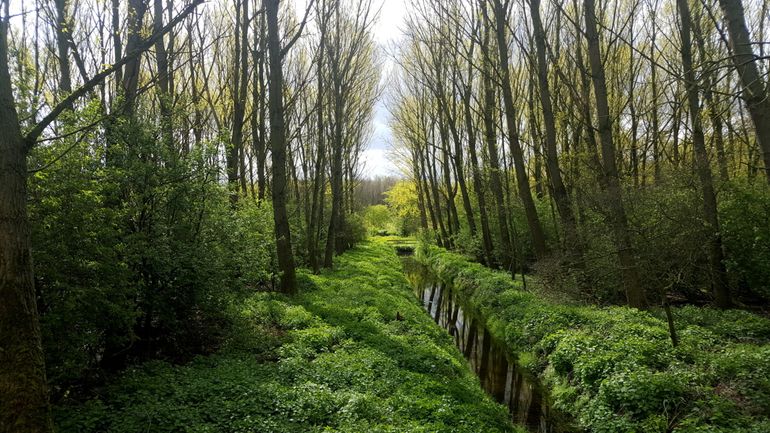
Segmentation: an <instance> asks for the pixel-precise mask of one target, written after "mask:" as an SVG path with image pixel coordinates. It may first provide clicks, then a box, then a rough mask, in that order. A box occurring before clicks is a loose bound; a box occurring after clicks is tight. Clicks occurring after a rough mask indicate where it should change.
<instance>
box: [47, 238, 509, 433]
mask: <svg viewBox="0 0 770 433" xmlns="http://www.w3.org/2000/svg"><path fill="white" fill-rule="evenodd" d="M299 280H300V291H299V295H297V296H294V297H286V296H283V295H279V294H275V293H255V294H253V295H252V296H250V297H248V298H247V299H246V300H245V301H244V302H242V303H240V304H239V305H237V306H236V308H234V311H235V312H236V313H235V315H236V317H235V318H234V321H235V326H234V327H233V330H232V332H231V335H230V336H229V338H228V339H227V342H226V344H225V345H224V347H223V348H222V349H221V350H220V351H219V352H218V353H217V354H214V355H211V356H205V357H204V356H201V357H198V358H196V359H195V360H193V361H192V362H190V363H188V364H185V365H172V364H169V363H166V362H161V361H153V362H148V363H145V364H142V365H139V366H136V367H132V368H130V369H128V370H127V371H125V372H123V373H122V374H120V375H119V376H118V377H116V378H114V379H113V380H111V381H110V382H109V383H108V384H107V385H106V386H105V387H103V388H102V389H100V390H99V391H98V392H97V393H96V396H95V397H93V398H92V399H91V400H88V401H86V402H84V403H79V404H77V405H68V406H58V407H56V408H55V410H54V412H55V413H54V414H55V418H56V422H57V425H58V426H59V430H60V431H61V432H138V431H147V432H172V431H173V432H260V433H269V432H351V433H352V432H356V433H360V432H511V431H516V428H515V427H513V426H512V425H511V423H510V421H509V416H508V412H507V410H506V408H505V407H504V406H501V405H498V404H496V403H494V402H493V401H492V400H491V399H490V398H489V397H488V396H487V395H486V394H485V393H484V392H483V391H482V389H481V388H480V386H479V382H478V379H477V378H476V377H475V376H474V375H473V373H472V372H471V371H470V370H469V368H468V366H467V363H466V361H465V360H464V359H463V357H462V355H461V354H460V352H459V351H458V350H457V349H456V348H455V346H454V344H453V342H452V340H451V338H450V337H449V335H447V334H446V333H445V331H444V330H442V329H441V328H439V327H438V326H437V325H436V324H435V323H434V322H433V321H432V320H431V318H430V317H429V316H428V315H427V314H426V313H425V312H424V311H423V309H422V308H421V306H420V304H419V302H418V300H417V298H416V297H415V295H414V294H413V292H412V290H411V289H410V287H409V286H408V283H407V281H406V278H405V277H404V274H403V273H402V267H401V263H400V261H399V259H398V257H397V256H396V254H395V248H394V247H393V246H392V245H391V244H389V243H388V242H387V241H386V240H383V239H380V240H371V241H367V242H364V243H362V244H361V245H360V246H358V247H356V248H355V249H353V250H352V251H350V252H348V253H346V254H344V255H343V256H341V257H340V258H339V259H338V263H337V265H336V267H335V269H334V270H333V271H326V272H324V273H322V274H321V275H311V274H309V273H307V272H303V273H301V274H300V279H299Z"/></svg>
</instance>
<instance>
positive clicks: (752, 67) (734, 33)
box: [719, 0, 770, 182]
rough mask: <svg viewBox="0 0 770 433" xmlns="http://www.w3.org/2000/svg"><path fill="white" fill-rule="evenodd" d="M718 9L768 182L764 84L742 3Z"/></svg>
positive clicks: (726, 2)
mask: <svg viewBox="0 0 770 433" xmlns="http://www.w3.org/2000/svg"><path fill="white" fill-rule="evenodd" d="M719 6H720V7H721V8H722V12H723V13H724V15H725V21H727V32H728V34H729V35H730V46H731V48H732V51H733V55H732V56H730V57H731V58H732V59H733V62H734V63H735V67H736V69H737V70H738V75H739V76H740V77H741V85H742V86H743V99H744V100H745V101H746V107H747V108H748V110H749V114H751V120H752V121H753V122H754V129H755V131H756V135H757V142H759V146H760V148H761V149H762V157H763V159H764V163H765V175H766V177H767V181H768V182H770V100H768V94H767V90H766V89H765V82H764V81H763V80H762V77H761V76H760V74H759V65H758V64H757V63H758V60H757V57H756V56H755V55H754V51H753V50H752V49H751V40H750V39H749V30H748V28H747V27H746V17H745V16H744V12H743V4H742V2H741V0H719Z"/></svg>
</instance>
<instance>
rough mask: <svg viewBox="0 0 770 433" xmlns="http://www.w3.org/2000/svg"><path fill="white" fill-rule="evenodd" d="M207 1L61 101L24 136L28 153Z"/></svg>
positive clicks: (195, 0) (197, 1)
mask: <svg viewBox="0 0 770 433" xmlns="http://www.w3.org/2000/svg"><path fill="white" fill-rule="evenodd" d="M204 1H205V0H193V2H192V3H190V5H189V6H187V7H186V8H185V9H184V10H183V11H182V12H181V13H179V15H177V16H176V17H175V18H174V19H173V20H172V21H171V22H169V23H168V24H166V26H165V27H163V28H162V29H160V30H158V31H157V32H156V33H154V34H153V35H151V36H150V37H148V38H147V39H145V40H144V41H143V42H142V43H141V44H139V46H138V47H136V49H135V50H134V51H132V52H130V53H127V54H126V55H125V56H124V57H123V58H122V59H120V60H118V61H117V62H115V63H114V64H113V65H112V66H110V67H109V68H107V69H105V70H103V71H102V72H99V73H98V74H96V75H94V76H93V77H92V78H91V79H90V80H89V81H87V82H85V83H83V85H82V86H80V87H78V88H77V89H76V90H75V91H73V92H72V93H70V94H69V95H68V96H67V97H66V98H64V99H62V100H61V101H59V103H58V104H56V105H55V106H54V107H53V108H52V109H51V111H50V112H49V113H48V114H47V115H46V116H45V117H44V118H43V119H41V120H40V122H38V123H37V124H36V125H35V126H34V127H32V129H31V130H30V131H29V132H28V133H27V135H25V136H24V141H25V143H26V149H25V150H26V151H27V152H29V151H30V150H32V148H33V147H34V146H35V144H37V140H38V138H40V136H41V135H42V134H43V131H45V129H46V128H47V127H48V126H49V125H50V124H51V123H53V121H54V120H56V118H57V117H59V115H60V114H62V113H63V112H64V111H65V110H67V109H68V108H70V107H72V105H73V103H74V102H75V101H76V100H78V99H79V98H81V97H83V96H84V95H85V94H86V93H88V92H90V91H91V89H93V88H94V87H96V86H97V85H99V83H101V82H102V81H103V80H104V79H105V78H107V77H108V76H110V75H111V74H112V73H114V72H115V71H117V70H118V69H119V68H120V67H122V66H123V65H125V64H126V63H128V62H129V61H131V60H133V59H135V58H136V57H138V56H140V55H142V53H144V52H145V51H147V50H148V49H150V48H151V47H152V46H153V45H154V44H155V42H156V41H157V40H158V39H160V38H162V37H163V36H164V35H165V34H166V33H168V32H170V31H171V30H172V29H173V28H174V27H175V26H176V25H177V24H179V23H180V22H181V21H182V20H184V19H185V18H187V16H188V15H190V14H191V13H192V12H193V11H194V10H195V8H196V7H198V6H199V5H200V4H202V3H203V2H204Z"/></svg>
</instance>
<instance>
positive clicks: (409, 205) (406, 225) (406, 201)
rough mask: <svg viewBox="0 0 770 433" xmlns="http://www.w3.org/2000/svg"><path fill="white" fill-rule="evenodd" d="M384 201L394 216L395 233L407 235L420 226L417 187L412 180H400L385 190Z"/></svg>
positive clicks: (414, 231)
mask: <svg viewBox="0 0 770 433" xmlns="http://www.w3.org/2000/svg"><path fill="white" fill-rule="evenodd" d="M385 203H386V204H387V205H388V208H389V209H390V211H391V213H392V214H393V216H394V217H395V218H394V220H393V223H394V224H395V225H396V226H397V234H399V235H401V236H409V235H412V234H414V233H416V232H417V230H418V229H419V228H420V210H419V207H418V202H417V187H416V186H415V184H414V182H413V181H407V180H402V181H399V182H397V183H396V184H395V185H393V187H392V188H391V189H389V190H388V191H385Z"/></svg>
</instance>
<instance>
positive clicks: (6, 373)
mask: <svg viewBox="0 0 770 433" xmlns="http://www.w3.org/2000/svg"><path fill="white" fill-rule="evenodd" d="M200 3H202V0H194V1H193V2H192V3H191V4H190V5H189V6H187V7H186V8H185V9H184V11H183V12H182V13H180V14H179V15H178V16H177V17H175V19H174V20H172V21H171V22H170V23H169V24H167V25H166V26H165V27H163V28H162V29H161V30H160V32H154V33H153V34H152V35H151V36H150V37H149V38H147V39H144V40H138V41H137V42H136V43H135V45H134V46H133V47H132V48H131V49H130V50H127V53H126V55H125V56H124V57H123V58H122V59H120V60H119V61H118V62H116V63H115V64H113V65H112V66H110V67H109V68H107V69H105V70H103V71H101V72H100V73H98V74H96V75H95V76H94V77H92V78H91V80H90V81H88V82H86V83H84V84H83V85H82V86H80V87H79V88H78V89H76V90H74V91H73V92H72V93H70V94H69V95H67V96H66V97H65V98H63V99H62V100H61V101H59V103H58V104H57V105H55V106H54V107H52V108H51V110H50V112H49V113H48V114H47V115H45V116H44V117H43V118H42V119H41V120H40V121H39V122H37V123H36V124H34V125H33V126H32V127H31V128H30V129H29V131H28V132H27V133H26V135H22V131H21V126H20V123H19V118H18V115H17V113H16V108H15V107H16V101H15V99H14V94H13V88H12V85H11V75H10V72H9V67H8V29H9V25H10V24H9V20H10V16H9V14H8V2H7V1H4V2H0V6H4V8H0V9H4V15H3V16H2V17H0V122H2V125H1V126H2V127H3V130H4V131H7V133H5V134H2V137H0V154H1V155H0V199H2V200H0V203H2V205H1V206H0V301H1V302H0V304H1V305H2V307H0V341H3V347H2V350H0V394H2V395H3V399H2V400H0V431H2V432H6V431H8V432H20V433H26V432H48V431H52V430H53V426H52V424H51V419H50V414H49V409H48V390H47V384H46V376H45V367H44V358H43V351H42V345H41V338H40V324H39V318H38V311H37V305H36V300H35V287H34V275H33V268H32V257H31V253H30V249H31V241H30V224H29V220H28V217H27V209H26V204H27V190H26V188H27V187H26V185H27V174H28V171H27V155H28V154H29V152H30V150H31V149H32V147H33V146H34V145H35V144H36V142H37V140H38V138H39V137H40V135H41V134H42V133H43V132H44V131H45V130H46V128H48V126H49V125H50V124H51V123H52V122H53V121H54V120H56V118H57V117H58V116H59V115H60V114H61V113H62V112H64V111H65V110H67V109H68V108H70V107H72V104H73V102H75V101H76V100H77V99H79V98H80V97H82V96H84V95H86V94H87V93H88V92H90V90H91V89H93V88H94V87H96V86H97V85H98V84H99V83H100V82H101V81H102V80H104V79H105V78H106V77H108V76H110V75H111V74H112V73H114V72H115V71H116V70H118V69H119V68H121V67H122V66H123V65H125V64H127V63H130V62H133V61H135V60H136V59H137V58H138V57H139V56H140V55H141V54H142V53H143V52H144V51H146V50H147V49H148V48H150V47H151V46H152V45H153V44H154V43H155V42H156V40H157V39H158V38H161V37H162V36H163V35H164V34H166V33H168V32H169V31H170V30H171V29H172V28H173V27H174V26H175V25H176V24H178V23H179V22H180V21H181V20H182V19H183V18H185V17H186V16H187V15H189V14H190V13H191V12H192V11H193V10H194V9H195V7H197V6H198V5H199V4H200Z"/></svg>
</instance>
